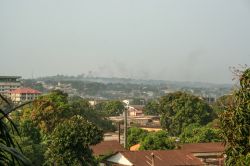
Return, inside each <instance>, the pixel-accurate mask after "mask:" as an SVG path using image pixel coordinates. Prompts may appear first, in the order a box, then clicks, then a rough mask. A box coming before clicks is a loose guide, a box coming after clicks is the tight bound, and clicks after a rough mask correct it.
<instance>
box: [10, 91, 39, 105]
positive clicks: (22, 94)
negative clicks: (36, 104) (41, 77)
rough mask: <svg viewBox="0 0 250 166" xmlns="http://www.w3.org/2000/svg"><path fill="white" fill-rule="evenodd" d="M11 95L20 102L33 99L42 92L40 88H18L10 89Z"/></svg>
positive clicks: (14, 100) (15, 100)
mask: <svg viewBox="0 0 250 166" xmlns="http://www.w3.org/2000/svg"><path fill="white" fill-rule="evenodd" d="M8 93H9V97H10V99H11V100H12V101H13V102H14V103H20V102H25V101H31V100H34V99H36V98H38V96H40V95H41V94H42V93H41V92H40V91H38V90H34V89H31V88H18V89H15V90H12V91H9V92H8Z"/></svg>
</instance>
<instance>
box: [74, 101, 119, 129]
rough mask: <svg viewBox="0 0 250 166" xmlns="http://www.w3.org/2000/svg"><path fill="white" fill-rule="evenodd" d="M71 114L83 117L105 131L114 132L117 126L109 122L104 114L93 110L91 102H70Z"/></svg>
mask: <svg viewBox="0 0 250 166" xmlns="http://www.w3.org/2000/svg"><path fill="white" fill-rule="evenodd" d="M70 108H71V113H72V114H73V115H81V116H83V117H84V118H85V119H88V120H89V121H90V122H92V123H94V124H95V125H97V126H98V127H99V128H101V129H103V130H104V131H114V130H115V126H114V125H113V124H112V122H111V121H110V120H108V119H107V118H106V117H105V116H104V115H103V114H102V112H100V111H98V110H96V109H94V108H92V107H91V106H90V105H89V102H88V101H87V100H84V99H79V98H78V99H75V100H71V101H70Z"/></svg>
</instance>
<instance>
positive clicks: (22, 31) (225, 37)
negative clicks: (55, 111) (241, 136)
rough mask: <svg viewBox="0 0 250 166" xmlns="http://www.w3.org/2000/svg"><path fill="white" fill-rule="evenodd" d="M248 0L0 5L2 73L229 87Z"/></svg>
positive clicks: (249, 33)
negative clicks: (93, 76) (217, 84)
mask: <svg viewBox="0 0 250 166" xmlns="http://www.w3.org/2000/svg"><path fill="white" fill-rule="evenodd" d="M238 64H248V65H249V64H250V1H249V0H98V1H97V0H88V1H87V0H0V75H21V76H23V77H25V78H30V77H31V76H32V73H33V75H34V77H39V76H45V75H55V74H66V75H76V74H80V73H88V72H89V71H92V73H93V74H94V75H96V76H109V77H110V76H114V77H115V76H117V77H131V78H143V79H164V80H176V81H202V82H215V83H231V79H232V74H231V72H230V70H229V67H230V66H238Z"/></svg>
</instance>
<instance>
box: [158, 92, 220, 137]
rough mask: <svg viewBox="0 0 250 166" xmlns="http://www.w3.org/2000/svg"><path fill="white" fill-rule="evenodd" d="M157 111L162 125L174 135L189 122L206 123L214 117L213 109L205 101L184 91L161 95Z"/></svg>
mask: <svg viewBox="0 0 250 166" xmlns="http://www.w3.org/2000/svg"><path fill="white" fill-rule="evenodd" d="M159 111H160V113H161V125H162V127H163V128H164V129H167V130H168V132H169V133H170V134H171V135H174V136H177V135H179V134H180V133H181V132H182V131H183V128H185V127H186V126H188V125H190V124H193V123H197V124H199V125H206V124H207V123H208V122H211V121H212V120H213V119H214V117H215V113H214V112H213V109H212V108H211V107H210V106H209V105H208V104H207V103H206V102H205V101H203V100H201V99H200V98H198V97H196V96H193V95H190V94H187V93H184V92H175V93H170V94H168V95H166V96H163V97H162V98H161V99H160V101H159Z"/></svg>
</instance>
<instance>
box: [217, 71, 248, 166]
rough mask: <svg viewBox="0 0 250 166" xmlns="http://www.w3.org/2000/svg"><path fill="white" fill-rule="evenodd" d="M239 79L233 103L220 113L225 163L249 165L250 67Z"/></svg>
mask: <svg viewBox="0 0 250 166" xmlns="http://www.w3.org/2000/svg"><path fill="white" fill-rule="evenodd" d="M239 79H240V86H239V88H238V89H237V90H235V92H234V94H233V104H232V105H229V106H227V107H226V109H225V110H224V111H223V112H222V113H221V114H220V121H221V130H222V136H223V139H224V141H225V144H226V155H227V157H226V164H227V165H250V140H249V139H250V68H248V69H246V70H245V71H244V72H243V73H242V74H241V75H240V78H239Z"/></svg>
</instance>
